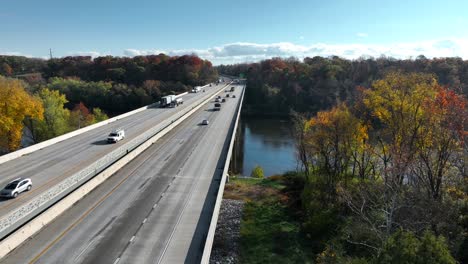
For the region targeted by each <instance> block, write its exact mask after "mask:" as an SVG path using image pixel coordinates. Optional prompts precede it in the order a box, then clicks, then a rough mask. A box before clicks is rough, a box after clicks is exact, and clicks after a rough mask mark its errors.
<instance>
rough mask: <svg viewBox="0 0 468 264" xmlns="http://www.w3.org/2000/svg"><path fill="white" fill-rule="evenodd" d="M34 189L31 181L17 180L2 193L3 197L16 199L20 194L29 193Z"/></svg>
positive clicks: (0, 193)
mask: <svg viewBox="0 0 468 264" xmlns="http://www.w3.org/2000/svg"><path fill="white" fill-rule="evenodd" d="M31 188H32V181H31V179H27V178H26V179H22V178H19V179H16V180H14V181H12V182H10V183H8V184H7V185H6V186H5V188H3V190H2V191H1V192H0V196H1V197H8V198H16V197H17V196H18V195H19V194H20V193H22V192H25V191H29V190H31Z"/></svg>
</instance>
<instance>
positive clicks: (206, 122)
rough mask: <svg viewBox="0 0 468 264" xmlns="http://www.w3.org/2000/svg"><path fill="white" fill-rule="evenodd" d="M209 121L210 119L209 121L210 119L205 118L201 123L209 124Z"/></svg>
mask: <svg viewBox="0 0 468 264" xmlns="http://www.w3.org/2000/svg"><path fill="white" fill-rule="evenodd" d="M209 123H210V121H208V119H203V121H202V122H201V124H202V125H204V126H207V125H208V124H209Z"/></svg>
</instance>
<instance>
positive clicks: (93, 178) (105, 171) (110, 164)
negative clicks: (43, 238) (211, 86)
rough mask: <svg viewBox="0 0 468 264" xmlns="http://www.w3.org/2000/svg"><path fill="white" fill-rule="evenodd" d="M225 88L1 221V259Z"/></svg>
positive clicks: (113, 152) (200, 100)
mask: <svg viewBox="0 0 468 264" xmlns="http://www.w3.org/2000/svg"><path fill="white" fill-rule="evenodd" d="M225 87H226V86H224V87H223V88H221V89H220V90H219V91H217V92H215V93H214V94H212V95H207V96H204V97H202V98H200V99H199V100H197V101H196V102H195V103H193V106H191V107H188V108H187V109H184V110H183V111H181V112H179V113H177V114H175V115H174V116H172V117H171V118H169V119H167V120H166V121H164V122H162V123H161V124H160V125H158V126H156V127H154V128H152V129H150V130H148V131H146V132H144V133H143V134H141V135H140V136H138V137H137V138H135V139H133V140H132V141H130V142H128V143H127V144H125V145H123V146H122V147H120V148H118V149H116V150H114V151H112V152H111V153H109V154H108V155H106V156H104V157H102V158H101V159H99V160H97V161H96V162H95V163H93V164H92V165H90V166H88V167H87V168H84V169H83V170H81V171H80V172H78V173H76V174H74V175H72V176H70V177H68V178H66V179H65V180H63V181H62V182H60V183H59V184H57V185H55V186H53V187H52V188H50V189H49V190H47V191H45V192H44V193H42V194H40V195H39V196H38V197H36V198H34V199H33V200H31V201H29V202H28V203H27V204H25V205H23V206H21V207H20V208H18V209H17V210H15V211H13V212H12V213H10V214H8V215H7V216H4V217H2V218H0V235H2V238H3V240H1V241H0V258H2V257H3V256H5V255H6V254H8V253H9V252H10V251H11V250H13V249H14V248H16V247H17V246H18V245H20V244H21V243H23V242H24V241H25V240H26V239H27V238H28V237H30V236H32V235H33V234H34V233H36V232H38V231H39V230H40V229H41V228H42V227H43V226H45V225H46V224H48V223H50V222H51V221H52V220H53V219H55V218H56V217H57V216H58V215H60V214H61V213H63V212H64V211H65V210H67V209H68V208H69V207H71V206H72V205H73V204H74V203H76V202H77V201H79V200H80V199H81V198H82V197H83V196H85V195H86V194H87V193H89V192H90V191H92V190H93V189H94V188H96V187H97V186H99V184H101V183H102V182H104V181H105V180H106V179H107V178H109V177H110V176H112V175H113V173H115V172H116V171H117V170H119V169H120V168H122V167H123V166H125V165H126V164H127V163H128V162H130V161H131V160H133V159H134V158H135V157H136V156H138V155H139V154H140V153H142V152H143V151H144V150H145V149H147V148H148V147H149V146H151V145H152V144H153V143H154V142H156V141H157V140H158V139H159V138H161V137H162V136H164V135H165V134H167V133H168V132H169V131H171V130H172V129H173V128H174V127H176V126H177V125H179V124H180V123H181V122H183V121H184V120H185V119H186V118H188V117H189V116H190V115H192V114H193V113H194V112H195V111H197V110H198V109H200V108H201V107H203V106H204V105H205V104H206V103H207V102H209V101H210V100H211V99H212V98H214V97H215V96H216V95H218V94H219V93H221V92H222V91H223V89H224V88H225ZM179 96H181V95H179Z"/></svg>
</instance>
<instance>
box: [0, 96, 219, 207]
mask: <svg viewBox="0 0 468 264" xmlns="http://www.w3.org/2000/svg"><path fill="white" fill-rule="evenodd" d="M212 88H213V87H212ZM219 88H220V87H214V89H209V90H208V94H212V93H214V92H216V90H218V89H219ZM210 90H211V91H210ZM199 94H201V93H198V94H188V95H186V97H185V98H187V103H184V104H183V105H182V106H181V107H178V109H177V108H169V109H164V108H151V109H148V110H145V111H143V112H141V113H142V114H140V113H137V114H136V115H137V118H136V119H138V120H139V121H138V122H137V123H138V124H140V125H134V126H129V127H128V129H126V131H128V135H129V136H127V138H126V139H125V140H124V141H122V142H119V143H117V144H107V143H106V144H98V145H95V146H93V145H94V143H91V144H89V145H88V144H86V141H87V142H90V141H93V140H94V141H95V140H96V135H95V134H98V133H100V131H94V130H92V131H94V133H93V134H91V133H85V134H89V135H86V138H84V137H81V138H75V137H74V138H72V139H74V140H73V141H79V140H82V141H83V142H75V144H74V145H73V146H76V147H72V146H67V149H68V150H57V151H56V152H55V153H60V156H59V157H57V158H53V159H50V160H47V157H44V159H45V160H46V161H45V162H38V165H39V166H29V167H28V168H27V169H23V170H21V169H20V170H18V171H17V172H15V173H14V174H12V177H11V178H12V179H15V178H19V177H24V178H31V179H32V181H33V185H34V188H33V189H32V191H30V192H26V193H23V194H21V195H20V196H19V197H18V198H16V199H2V200H0V216H1V215H5V214H8V213H9V212H10V211H11V210H12V209H13V208H15V207H17V206H19V205H20V204H22V203H25V202H27V201H29V200H31V199H32V198H34V197H35V196H36V195H38V194H40V193H42V192H43V191H45V190H47V189H48V188H50V187H51V186H54V185H55V184H58V183H59V182H61V181H62V180H63V179H64V178H66V177H68V176H70V175H72V174H74V173H76V172H78V171H80V170H81V169H83V168H84V167H86V166H88V165H90V164H92V163H93V162H94V161H96V160H97V159H99V158H100V157H101V156H104V155H105V154H107V153H108V152H110V151H112V150H114V149H115V148H117V147H120V146H121V144H125V142H126V141H128V140H131V139H132V138H134V137H136V136H137V135H139V134H140V133H141V132H139V131H142V130H147V129H150V128H151V127H152V126H154V125H155V124H156V123H158V122H161V121H162V120H165V119H166V118H168V117H169V116H171V115H173V114H175V113H176V112H178V111H183V110H184V109H186V108H188V107H191V104H190V103H193V101H194V100H198V99H200V96H197V95H199ZM203 94H205V93H203ZM205 95H206V94H205ZM157 112H161V113H159V114H158V113H157ZM142 119H143V120H142ZM145 120H146V122H143V121H145ZM124 121H126V120H124V119H122V120H119V121H116V122H115V123H116V124H114V125H113V127H114V128H117V127H123V126H122V125H120V124H119V122H124ZM124 129H125V128H124ZM99 130H102V129H99ZM90 132H91V131H90ZM105 135H107V134H105ZM101 136H102V135H101ZM72 139H70V140H72ZM58 144H59V143H58ZM80 146H81V147H80ZM90 146H92V147H90ZM51 147H52V148H53V147H54V145H53V146H51ZM80 149H81V151H80ZM55 153H54V154H52V155H57V154H55ZM32 154H34V153H32ZM68 157H73V159H72V160H71V159H70V158H68ZM40 158H43V157H40ZM33 164H34V162H33ZM2 165H3V164H2ZM2 168H3V167H2ZM4 184H6V182H5V183H4Z"/></svg>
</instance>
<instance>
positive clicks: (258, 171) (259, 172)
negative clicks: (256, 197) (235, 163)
mask: <svg viewBox="0 0 468 264" xmlns="http://www.w3.org/2000/svg"><path fill="white" fill-rule="evenodd" d="M250 177H252V178H257V179H262V178H263V177H265V175H264V174H263V169H262V167H260V166H258V165H257V166H255V168H254V169H253V170H252V173H251V174H250Z"/></svg>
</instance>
